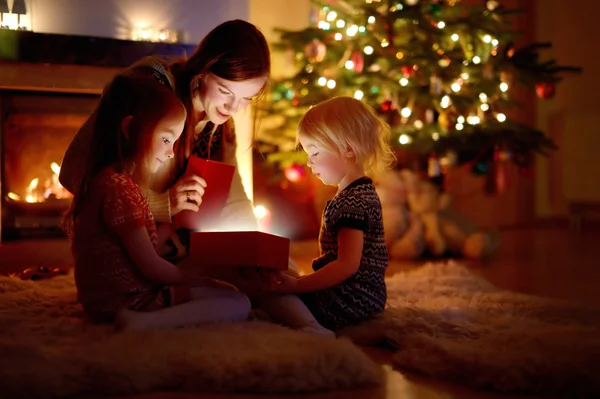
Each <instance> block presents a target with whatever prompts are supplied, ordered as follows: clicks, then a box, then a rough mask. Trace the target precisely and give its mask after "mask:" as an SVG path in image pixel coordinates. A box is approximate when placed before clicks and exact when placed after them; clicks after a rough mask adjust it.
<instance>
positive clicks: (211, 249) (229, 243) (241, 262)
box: [189, 231, 290, 270]
mask: <svg viewBox="0 0 600 399" xmlns="http://www.w3.org/2000/svg"><path fill="white" fill-rule="evenodd" d="M189 256H190V259H191V260H192V261H193V262H197V263H199V264H201V265H206V266H210V267H213V266H214V267H221V266H230V267H266V268H269V269H279V270H287V269H288V259H289V256H290V240H289V238H285V237H281V236H277V235H274V234H268V233H263V232H261V231H213V232H192V233H191V234H190V251H189Z"/></svg>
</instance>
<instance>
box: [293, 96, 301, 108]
mask: <svg viewBox="0 0 600 399" xmlns="http://www.w3.org/2000/svg"><path fill="white" fill-rule="evenodd" d="M298 104H300V101H299V100H298V99H297V98H294V99H293V100H292V105H293V106H294V107H297V106H298Z"/></svg>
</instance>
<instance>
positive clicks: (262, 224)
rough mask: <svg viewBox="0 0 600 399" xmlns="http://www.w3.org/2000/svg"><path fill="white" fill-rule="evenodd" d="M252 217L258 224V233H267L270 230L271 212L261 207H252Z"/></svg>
mask: <svg viewBox="0 0 600 399" xmlns="http://www.w3.org/2000/svg"><path fill="white" fill-rule="evenodd" d="M254 216H256V221H257V222H258V231H262V232H263V233H269V231H270V230H271V211H269V210H268V209H267V208H265V207H264V206H262V205H257V206H255V207H254Z"/></svg>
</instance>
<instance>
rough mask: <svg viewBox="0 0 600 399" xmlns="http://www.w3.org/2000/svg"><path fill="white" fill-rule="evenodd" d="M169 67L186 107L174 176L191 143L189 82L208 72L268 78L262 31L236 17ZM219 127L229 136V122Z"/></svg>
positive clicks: (224, 76)
mask: <svg viewBox="0 0 600 399" xmlns="http://www.w3.org/2000/svg"><path fill="white" fill-rule="evenodd" d="M170 69H171V73H172V74H173V77H174V78H175V91H176V93H177V96H178V97H179V98H180V99H181V101H182V102H183V104H184V105H185V108H186V110H187V120H186V123H185V129H184V131H183V133H182V135H181V138H180V139H179V140H178V143H177V144H178V145H177V149H176V156H175V158H176V163H177V169H178V170H177V171H176V172H175V177H177V176H179V175H180V174H181V173H182V172H183V168H184V167H185V165H186V162H187V158H188V157H189V156H190V152H191V148H192V145H193V142H194V129H195V126H196V123H197V120H196V116H195V114H194V110H193V105H192V96H193V95H194V90H196V89H197V87H194V88H192V82H201V81H202V79H201V78H202V77H203V76H205V75H206V74H208V73H212V74H214V75H216V76H218V77H220V78H222V79H226V80H231V81H235V82H240V81H244V80H248V79H253V78H260V77H267V78H269V77H270V73H271V54H270V52H269V46H268V44H267V41H266V39H265V37H264V35H263V34H262V32H260V31H259V30H258V29H257V28H256V26H254V25H252V24H251V23H249V22H246V21H243V20H239V19H236V20H232V21H227V22H224V23H222V24H221V25H219V26H217V27H216V28H214V29H213V30H212V31H210V32H209V33H208V34H207V35H206V36H205V37H204V39H202V41H201V42H200V44H199V45H198V47H197V48H196V51H194V54H192V56H191V57H189V58H188V59H187V60H181V61H178V62H175V63H173V64H172V65H171V66H170ZM267 80H268V79H267ZM266 87H267V85H266V84H265V87H263V89H262V90H261V93H259V96H260V95H261V94H263V93H264V91H265V90H266ZM223 129H226V131H224V136H225V137H228V136H230V135H231V134H232V132H228V131H227V130H232V129H233V123H230V122H228V123H226V124H225V126H223Z"/></svg>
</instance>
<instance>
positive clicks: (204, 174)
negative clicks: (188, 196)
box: [173, 156, 235, 231]
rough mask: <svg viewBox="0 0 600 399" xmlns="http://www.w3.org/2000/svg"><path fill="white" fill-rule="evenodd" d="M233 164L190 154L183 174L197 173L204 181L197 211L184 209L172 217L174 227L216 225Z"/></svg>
mask: <svg viewBox="0 0 600 399" xmlns="http://www.w3.org/2000/svg"><path fill="white" fill-rule="evenodd" d="M234 172H235V166H233V165H229V164H226V163H223V162H217V161H211V160H208V159H202V158H198V157H196V156H191V157H190V158H189V160H188V164H187V168H186V170H185V176H189V175H198V176H200V177H201V178H203V179H204V180H205V181H206V188H205V190H204V195H203V196H202V203H201V204H200V209H199V210H198V212H193V211H188V210H184V211H181V212H179V213H178V214H177V215H175V217H174V218H173V224H174V225H175V227H176V228H182V227H183V228H187V229H190V230H193V231H200V230H202V231H206V230H210V229H213V228H215V227H216V226H218V223H219V218H220V216H221V211H222V210H223V207H224V206H225V203H226V202H227V197H228V196H229V190H230V188H231V180H232V179H233V173H234Z"/></svg>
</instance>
